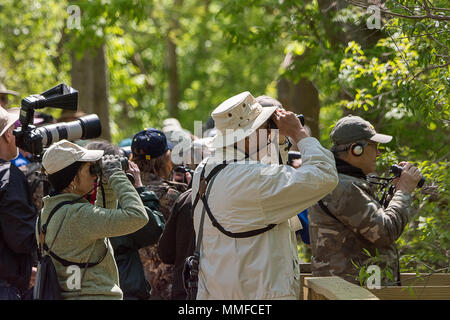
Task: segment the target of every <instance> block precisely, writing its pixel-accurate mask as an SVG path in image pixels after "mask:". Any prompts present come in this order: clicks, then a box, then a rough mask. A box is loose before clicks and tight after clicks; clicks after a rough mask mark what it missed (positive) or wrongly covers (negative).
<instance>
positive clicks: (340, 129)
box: [330, 115, 392, 145]
mask: <svg viewBox="0 0 450 320" xmlns="http://www.w3.org/2000/svg"><path fill="white" fill-rule="evenodd" d="M330 136H331V139H332V140H333V142H334V145H342V144H348V143H352V142H356V141H360V140H371V141H375V142H379V143H388V142H390V141H391V140H392V136H388V135H386V134H380V133H377V132H376V131H375V128H374V127H373V125H371V124H370V122H368V121H366V120H364V119H362V118H361V117H358V116H352V115H348V116H346V117H344V118H341V119H339V121H338V122H337V123H336V125H335V126H334V128H333V130H331V134H330Z"/></svg>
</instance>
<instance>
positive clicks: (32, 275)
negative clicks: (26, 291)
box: [29, 267, 37, 288]
mask: <svg viewBox="0 0 450 320" xmlns="http://www.w3.org/2000/svg"><path fill="white" fill-rule="evenodd" d="M36 274H37V268H36V267H32V268H31V278H30V284H29V288H31V287H33V286H34V284H35V282H36Z"/></svg>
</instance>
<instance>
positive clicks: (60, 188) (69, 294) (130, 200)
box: [36, 140, 148, 299]
mask: <svg viewBox="0 0 450 320" xmlns="http://www.w3.org/2000/svg"><path fill="white" fill-rule="evenodd" d="M102 156H103V150H87V149H85V148H82V147H80V146H78V145H76V144H73V143H71V142H69V141H66V140H61V141H59V142H57V143H55V144H54V145H52V146H51V147H50V148H49V149H48V150H47V151H46V152H45V153H44V156H43V158H42V165H43V167H44V169H45V170H46V173H47V175H48V180H49V182H50V184H51V186H52V187H53V189H54V192H53V193H52V194H51V195H50V196H47V197H45V198H44V207H43V209H42V212H41V216H40V219H38V223H37V228H38V230H37V232H36V234H37V237H38V243H39V245H40V248H41V250H42V249H44V251H43V253H44V254H49V255H50V256H51V257H52V259H53V263H54V265H55V269H56V272H57V275H58V281H59V285H60V287H61V291H62V292H61V293H62V297H63V299H122V298H123V293H122V290H121V289H120V288H119V279H118V271H117V266H116V262H115V260H114V255H113V250H112V247H111V245H110V243H109V241H108V240H107V238H108V237H114V236H120V235H124V234H128V233H132V232H134V231H136V230H138V229H140V228H142V227H143V226H144V225H145V224H146V223H147V221H148V216H147V213H146V211H145V208H144V206H143V204H142V201H141V199H140V198H139V195H138V193H137V192H136V190H135V188H134V187H133V185H132V184H131V182H130V181H129V180H128V178H127V176H126V174H125V172H124V171H123V170H122V168H121V164H120V161H119V160H118V158H117V157H114V156H104V157H102ZM99 160H100V163H101V169H102V180H103V181H104V183H105V189H104V191H105V192H104V197H105V198H103V195H102V192H101V191H100V190H99V191H98V193H97V194H98V196H97V201H96V205H92V204H90V203H89V202H88V201H87V200H86V199H85V198H84V196H85V195H87V194H90V193H91V192H93V189H94V182H95V181H96V180H97V175H96V174H95V173H94V172H95V171H94V170H92V168H91V167H92V166H93V165H94V164H95V162H97V161H99ZM103 200H105V201H103ZM117 200H118V201H119V202H120V204H121V208H120V209H116V203H117ZM103 202H104V203H105V204H106V206H105V207H106V208H103V207H101V206H100V204H102V203H103ZM63 204H64V205H63ZM55 210H56V211H55ZM49 218H51V221H49ZM39 220H40V221H39ZM43 235H44V236H43Z"/></svg>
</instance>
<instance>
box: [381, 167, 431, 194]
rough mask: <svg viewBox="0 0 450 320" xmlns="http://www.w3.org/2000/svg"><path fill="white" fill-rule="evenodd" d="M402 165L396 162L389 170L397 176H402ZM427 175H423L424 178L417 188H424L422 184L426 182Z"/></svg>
mask: <svg viewBox="0 0 450 320" xmlns="http://www.w3.org/2000/svg"><path fill="white" fill-rule="evenodd" d="M402 170H403V169H402V167H400V166H398V165H396V164H394V165H392V166H391V169H390V170H389V171H390V172H391V173H392V174H393V175H394V176H395V177H397V178H398V177H400V176H401V174H402ZM425 180H426V179H425V177H422V179H420V181H419V183H418V184H417V188H422V186H423V185H424V184H425Z"/></svg>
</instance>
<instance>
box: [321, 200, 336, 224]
mask: <svg viewBox="0 0 450 320" xmlns="http://www.w3.org/2000/svg"><path fill="white" fill-rule="evenodd" d="M317 204H318V205H319V207H320V208H321V209H322V211H323V212H325V213H326V214H327V215H329V216H330V217H332V218H333V219H335V220H337V221H339V220H338V218H336V217H335V216H334V214H332V213H331V211H330V210H329V209H328V208H327V206H326V205H325V204H324V203H323V201H322V200H319V201H317Z"/></svg>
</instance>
